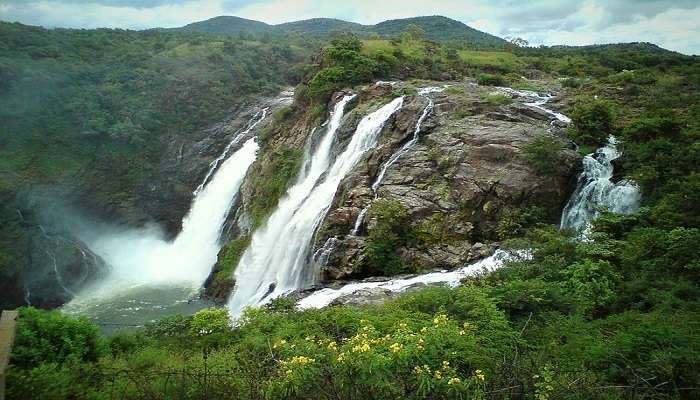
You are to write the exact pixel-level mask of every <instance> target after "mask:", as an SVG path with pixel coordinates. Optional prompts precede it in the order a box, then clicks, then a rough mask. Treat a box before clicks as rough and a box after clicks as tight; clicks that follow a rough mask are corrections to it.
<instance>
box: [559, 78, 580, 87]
mask: <svg viewBox="0 0 700 400" xmlns="http://www.w3.org/2000/svg"><path fill="white" fill-rule="evenodd" d="M561 85H562V86H563V87H565V88H578V87H581V85H583V82H582V81H581V80H580V79H577V78H566V79H562V81H561Z"/></svg>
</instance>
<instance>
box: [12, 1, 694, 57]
mask: <svg viewBox="0 0 700 400" xmlns="http://www.w3.org/2000/svg"><path fill="white" fill-rule="evenodd" d="M218 15H237V16H240V17H244V18H250V19H255V20H259V21H264V22H267V23H271V24H275V23H280V22H287V21H295V20H300V19H307V18H314V17H331V18H340V19H344V20H348V21H354V22H359V23H362V24H374V23H377V22H380V21H383V20H386V19H393V18H404V17H413V16H419V15H444V16H447V17H450V18H453V19H456V20H459V21H462V22H464V23H466V24H467V25H470V26H472V27H474V28H477V29H480V30H482V31H485V32H488V33H491V34H494V35H498V36H501V37H506V36H518V37H522V38H524V39H527V40H528V41H530V43H531V44H537V45H539V44H545V45H552V44H569V45H584V44H595V43H611V42H639V41H645V42H653V43H656V44H658V45H660V46H662V47H664V48H667V49H671V50H676V51H679V52H682V53H685V54H700V0H673V1H660V0H583V1H581V0H530V1H528V0H379V1H378V0H201V1H194V0H0V20H3V21H19V22H22V23H25V24H31V25H43V26H46V27H69V28H98V27H111V28H128V29H144V28H153V27H176V26H182V25H185V24H187V23H190V22H195V21H200V20H204V19H207V18H211V17H215V16H218Z"/></svg>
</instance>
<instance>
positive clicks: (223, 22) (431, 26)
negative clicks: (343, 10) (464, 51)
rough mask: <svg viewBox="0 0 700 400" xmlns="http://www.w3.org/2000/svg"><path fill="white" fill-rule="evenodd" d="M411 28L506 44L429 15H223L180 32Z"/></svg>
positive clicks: (390, 32) (392, 31) (318, 33)
mask: <svg viewBox="0 0 700 400" xmlns="http://www.w3.org/2000/svg"><path fill="white" fill-rule="evenodd" d="M410 25H417V26H419V27H420V28H422V29H423V30H424V31H425V38H426V39H430V40H461V41H467V42H470V43H472V44H479V45H502V44H505V43H506V41H505V40H503V39H501V38H499V37H497V36H493V35H490V34H488V33H485V32H481V31H479V30H476V29H474V28H472V27H470V26H468V25H466V24H464V23H462V22H459V21H455V20H453V19H451V18H447V17H443V16H437V15H435V16H426V17H413V18H403V19H393V20H388V21H383V22H380V23H378V24H375V25H362V24H358V23H355V22H348V21H343V20H340V19H334V18H312V19H307V20H302V21H294V22H286V23H283V24H278V25H270V24H266V23H264V22H260V21H254V20H249V19H245V18H240V17H234V16H219V17H215V18H211V19H208V20H205V21H199V22H194V23H191V24H188V25H185V26H183V27H181V28H175V29H176V30H183V31H188V32H203V33H241V32H248V33H265V32H267V33H277V34H279V33H282V34H284V33H298V34H304V35H310V36H315V37H324V36H328V35H330V34H331V33H332V32H339V31H343V32H353V33H355V34H358V35H360V36H368V35H370V34H372V33H376V34H378V35H380V36H386V37H391V36H398V35H400V34H401V33H402V32H404V31H405V30H406V29H407V28H408V27H409V26H410Z"/></svg>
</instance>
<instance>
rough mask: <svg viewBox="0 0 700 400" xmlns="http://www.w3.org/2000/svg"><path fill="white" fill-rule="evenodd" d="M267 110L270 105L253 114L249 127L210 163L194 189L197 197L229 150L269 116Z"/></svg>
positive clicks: (236, 136) (235, 137)
mask: <svg viewBox="0 0 700 400" xmlns="http://www.w3.org/2000/svg"><path fill="white" fill-rule="evenodd" d="M267 110H269V108H268V107H265V108H263V109H262V110H260V111H258V112H257V113H255V115H253V117H252V118H251V122H249V123H248V127H247V128H246V129H245V130H244V131H243V132H241V133H239V134H237V135H235V136H234V137H233V140H231V141H230V142H229V143H228V144H227V145H226V147H225V148H224V151H223V152H222V153H221V154H220V155H219V156H218V157H217V158H216V159H215V160H214V161H212V162H211V163H209V170H208V171H207V174H206V175H205V176H204V179H203V180H202V183H200V184H199V186H197V189H195V190H194V192H193V193H192V194H194V196H195V197H196V196H197V195H198V194H199V192H201V191H202V189H204V186H205V185H206V184H207V182H209V178H211V176H212V175H214V172H215V171H216V169H217V168H218V167H219V163H220V162H221V161H222V160H224V159H225V158H226V157H227V156H228V153H229V151H231V148H232V147H233V146H235V145H237V144H238V143H239V142H240V141H241V140H242V139H243V138H245V137H246V136H247V135H248V133H250V131H252V130H253V129H254V128H255V127H256V126H257V125H258V124H259V123H260V122H261V121H262V120H264V119H265V117H266V116H267Z"/></svg>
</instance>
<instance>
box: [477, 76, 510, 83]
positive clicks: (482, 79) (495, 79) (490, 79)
mask: <svg viewBox="0 0 700 400" xmlns="http://www.w3.org/2000/svg"><path fill="white" fill-rule="evenodd" d="M476 82H477V83H478V84H479V85H486V86H503V85H505V84H506V80H505V78H504V77H503V76H501V75H494V74H481V75H479V77H478V78H477V80H476Z"/></svg>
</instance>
